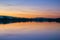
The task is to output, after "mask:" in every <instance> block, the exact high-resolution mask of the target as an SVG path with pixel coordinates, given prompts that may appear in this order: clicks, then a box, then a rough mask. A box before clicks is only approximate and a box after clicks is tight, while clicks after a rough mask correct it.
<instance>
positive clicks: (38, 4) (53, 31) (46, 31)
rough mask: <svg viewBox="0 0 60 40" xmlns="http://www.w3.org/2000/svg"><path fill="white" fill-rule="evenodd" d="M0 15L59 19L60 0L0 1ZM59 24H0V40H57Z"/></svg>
mask: <svg viewBox="0 0 60 40" xmlns="http://www.w3.org/2000/svg"><path fill="white" fill-rule="evenodd" d="M0 15H4V16H5V15H6V16H14V17H26V18H32V17H48V18H60V0H0ZM59 31H60V23H57V22H56V23H55V22H49V23H48V22H23V23H22V22H20V23H11V24H0V40H41V39H42V40H45V39H46V40H50V39H51V40H59V39H60V38H59V35H60V32H59Z"/></svg>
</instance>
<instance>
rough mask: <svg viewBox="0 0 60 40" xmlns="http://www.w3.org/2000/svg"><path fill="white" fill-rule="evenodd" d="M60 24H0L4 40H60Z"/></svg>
mask: <svg viewBox="0 0 60 40" xmlns="http://www.w3.org/2000/svg"><path fill="white" fill-rule="evenodd" d="M59 30H60V24H59V23H55V22H51V23H48V22H41V23H40V22H24V23H23V22H20V23H11V24H0V39H2V40H4V39H5V40H20V39H21V40H40V39H45V38H47V39H59V33H60V32H59Z"/></svg>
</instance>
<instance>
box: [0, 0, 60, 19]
mask: <svg viewBox="0 0 60 40" xmlns="http://www.w3.org/2000/svg"><path fill="white" fill-rule="evenodd" d="M0 15H6V16H15V17H51V18H56V17H60V0H0Z"/></svg>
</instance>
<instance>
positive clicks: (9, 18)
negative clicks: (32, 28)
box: [0, 16, 60, 24]
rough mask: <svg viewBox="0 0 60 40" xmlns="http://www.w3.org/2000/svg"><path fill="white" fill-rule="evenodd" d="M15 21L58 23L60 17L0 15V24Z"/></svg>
mask: <svg viewBox="0 0 60 40" xmlns="http://www.w3.org/2000/svg"><path fill="white" fill-rule="evenodd" d="M15 22H58V23H60V18H41V17H37V18H19V17H12V16H0V24H8V23H15Z"/></svg>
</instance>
